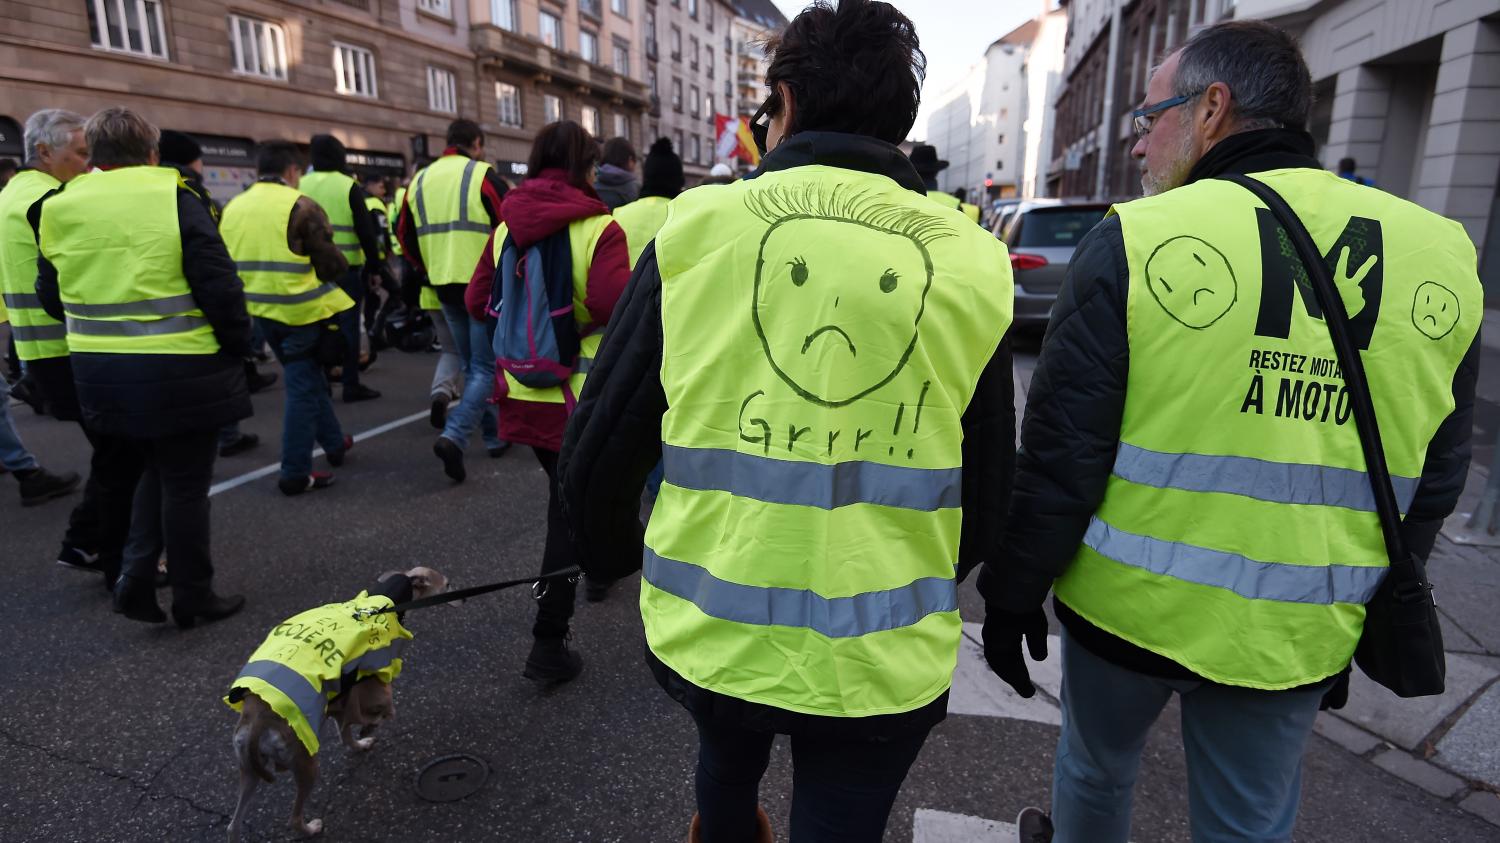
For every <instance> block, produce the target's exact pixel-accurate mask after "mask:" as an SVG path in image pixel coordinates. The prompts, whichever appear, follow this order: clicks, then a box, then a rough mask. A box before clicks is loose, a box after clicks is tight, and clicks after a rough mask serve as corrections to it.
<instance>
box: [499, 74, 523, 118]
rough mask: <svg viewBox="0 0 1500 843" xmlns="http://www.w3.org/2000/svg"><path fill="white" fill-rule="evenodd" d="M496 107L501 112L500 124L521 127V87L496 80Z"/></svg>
mask: <svg viewBox="0 0 1500 843" xmlns="http://www.w3.org/2000/svg"><path fill="white" fill-rule="evenodd" d="M495 107H496V109H497V110H498V111H499V112H500V125H502V126H509V127H511V128H512V129H519V128H521V89H520V88H517V87H516V86H515V85H512V84H510V83H508V82H496V83H495Z"/></svg>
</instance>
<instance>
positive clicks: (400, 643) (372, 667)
mask: <svg viewBox="0 0 1500 843" xmlns="http://www.w3.org/2000/svg"><path fill="white" fill-rule="evenodd" d="M406 642H407V639H405V638H393V639H391V643H390V645H389V646H386V647H381V648H380V649H379V650H366V651H365V653H364V655H362V656H360V657H359V658H357V659H355V660H354V661H352V662H347V663H345V664H344V668H343V672H344V673H345V674H348V673H353V672H355V671H358V670H364V671H369V672H371V673H373V672H375V671H377V670H382V669H384V668H387V667H390V666H391V662H393V661H395V660H396V659H399V658H401V653H402V652H403V651H404V650H405V649H406Z"/></svg>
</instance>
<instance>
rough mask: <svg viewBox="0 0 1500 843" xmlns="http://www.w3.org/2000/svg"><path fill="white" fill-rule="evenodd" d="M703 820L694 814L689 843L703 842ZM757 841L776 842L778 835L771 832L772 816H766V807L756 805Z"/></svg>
mask: <svg viewBox="0 0 1500 843" xmlns="http://www.w3.org/2000/svg"><path fill="white" fill-rule="evenodd" d="M702 826H703V821H702V819H700V818H699V816H698V815H697V814H694V815H693V821H692V823H691V824H689V825H688V843H703V828H702ZM755 843H776V835H774V834H772V833H771V818H770V817H768V816H766V809H764V808H762V807H760V806H759V805H756V806H755Z"/></svg>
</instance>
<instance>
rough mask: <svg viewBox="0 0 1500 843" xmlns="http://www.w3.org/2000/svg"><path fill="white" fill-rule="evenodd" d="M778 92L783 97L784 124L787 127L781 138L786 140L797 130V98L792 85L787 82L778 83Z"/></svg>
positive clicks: (782, 115)
mask: <svg viewBox="0 0 1500 843" xmlns="http://www.w3.org/2000/svg"><path fill="white" fill-rule="evenodd" d="M776 93H777V95H779V96H780V98H781V119H782V125H783V126H785V127H786V131H785V132H783V133H782V135H781V139H782V140H786V139H787V138H789V137H791V136H792V134H793V133H795V132H796V129H795V128H793V127H794V126H796V125H797V98H796V97H795V96H793V94H792V86H791V85H788V84H787V83H785V82H777V83H776Z"/></svg>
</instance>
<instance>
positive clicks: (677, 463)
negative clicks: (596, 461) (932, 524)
mask: <svg viewBox="0 0 1500 843" xmlns="http://www.w3.org/2000/svg"><path fill="white" fill-rule="evenodd" d="M662 461H663V469H664V476H665V478H666V480H667V482H669V483H671V484H672V485H674V486H679V487H681V488H684V489H694V490H697V491H702V492H714V491H718V492H729V493H730V494H734V495H738V496H740V497H742V498H752V499H754V500H758V501H765V502H767V503H784V504H793V505H797V506H816V507H818V508H820V509H837V508H839V507H841V506H850V505H852V504H857V503H872V504H879V505H880V506H895V507H900V508H902V509H916V510H921V511H923V512H931V511H933V510H937V509H946V508H949V507H955V506H958V505H959V502H960V497H961V493H962V486H963V469H961V468H908V467H906V466H896V465H882V464H880V463H874V462H857V461H850V462H841V463H836V464H834V465H823V464H821V463H814V462H801V461H795V462H794V461H792V460H778V459H771V458H769V457H758V456H755V455H754V454H744V453H740V452H739V451H727V450H720V449H717V448H684V447H681V446H679V445H664V446H663V447H662Z"/></svg>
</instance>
